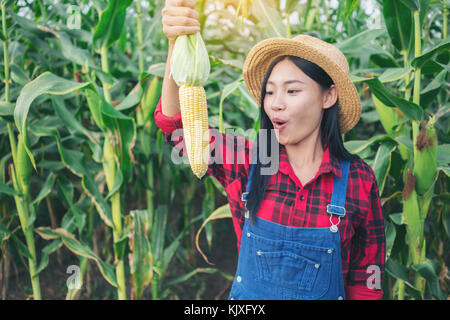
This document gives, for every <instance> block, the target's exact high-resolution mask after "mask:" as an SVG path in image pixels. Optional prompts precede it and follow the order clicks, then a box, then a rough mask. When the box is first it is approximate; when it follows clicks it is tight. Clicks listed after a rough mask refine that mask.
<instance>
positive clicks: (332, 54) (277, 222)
mask: <svg viewBox="0 0 450 320" xmlns="http://www.w3.org/2000/svg"><path fill="white" fill-rule="evenodd" d="M162 13H163V19H162V22H163V26H164V33H165V35H166V36H167V38H168V40H169V54H168V58H167V62H168V63H167V64H166V73H165V77H164V82H163V89H162V97H161V100H160V102H159V104H158V106H157V109H156V111H155V121H156V124H157V125H158V126H159V128H160V129H161V130H162V131H163V133H164V134H165V137H166V141H167V142H168V143H170V144H171V145H172V146H175V147H177V148H182V146H183V141H182V137H180V138H179V139H178V140H177V141H172V140H173V139H172V134H173V133H174V131H175V130H176V129H180V128H182V122H181V114H180V110H179V101H178V87H177V85H176V83H175V82H174V81H173V79H172V78H170V76H169V75H170V64H169V61H170V57H171V53H172V49H173V45H174V43H175V40H176V37H177V36H178V35H180V34H190V33H195V32H198V31H199V24H198V21H197V19H198V13H197V12H196V11H195V10H194V2H193V1H191V0H184V1H172V0H167V2H166V6H165V8H164V9H163V11H162ZM243 75H244V80H245V84H246V86H247V88H248V90H249V92H250V94H251V95H252V96H253V97H254V98H255V100H256V101H257V102H259V103H260V105H261V106H262V107H261V109H260V110H261V115H260V116H261V122H260V123H261V127H260V131H259V135H260V136H261V135H262V134H263V133H264V134H265V135H266V136H264V137H265V139H258V140H257V141H258V143H256V142H255V143H253V142H251V141H248V140H247V139H245V138H243V137H230V136H229V135H225V134H223V136H222V139H212V142H213V143H212V144H211V158H214V159H220V160H221V161H210V164H209V167H208V172H207V173H208V174H211V175H213V176H214V177H215V178H216V179H217V180H218V181H219V182H220V183H221V184H222V186H223V187H224V189H225V190H226V192H227V196H228V202H229V204H230V209H231V212H232V216H233V224H234V228H235V231H236V235H237V239H238V249H239V259H238V267H237V271H236V277H235V279H234V282H233V286H232V289H231V292H230V299H255V300H257V299H381V297H382V295H383V291H382V290H381V279H382V275H383V272H384V259H385V236H384V225H383V215H382V212H381V205H380V199H379V194H378V193H379V192H378V186H377V182H376V178H375V175H374V172H373V170H372V169H371V168H370V167H369V166H368V165H367V164H366V163H365V162H364V161H363V160H362V159H361V158H359V157H358V156H356V155H352V154H350V153H349V152H348V151H347V150H346V149H345V148H344V145H343V142H342V137H341V134H342V133H345V132H347V131H349V130H350V129H352V128H353V127H354V126H355V124H356V123H357V122H358V120H359V117H360V113H361V104H360V101H359V96H358V93H357V91H356V88H355V87H354V85H353V83H352V82H351V80H350V78H349V70H348V63H347V60H346V58H345V57H344V55H343V54H342V53H341V52H340V51H339V50H338V49H337V48H336V47H335V46H333V45H331V44H328V43H326V42H324V41H322V40H320V39H317V38H314V37H310V36H306V35H299V36H296V37H294V38H292V39H282V38H273V39H266V40H264V41H261V42H260V43H258V44H256V45H255V46H254V47H253V48H252V49H251V50H250V52H249V54H248V55H247V57H246V60H245V63H244V70H243ZM273 134H275V137H276V141H277V146H276V150H272V149H273V148H272V145H273V144H271V141H272V139H271V138H272V137H273V136H272V135H273ZM227 139H228V140H227ZM230 139H231V141H233V143H232V144H231V145H230V143H225V141H230ZM175 140H176V139H175ZM254 147H256V150H257V152H256V161H255V160H254V158H252V156H251V155H250V154H251V152H253V151H254V149H253V148H254ZM262 149H264V150H267V151H268V153H267V154H268V155H269V157H270V159H271V161H270V162H269V163H268V162H267V161H266V160H267V159H263V158H262V155H264V154H265V153H263V152H260V150H262ZM227 155H228V156H227ZM230 155H231V156H230ZM274 155H276V157H274ZM238 159H240V160H241V161H239V160H238ZM242 159H244V161H242ZM230 160H231V161H230ZM274 161H275V162H276V168H277V170H275V172H272V173H271V174H267V172H268V171H267V170H266V171H264V169H267V168H268V167H269V166H273V162H274ZM272 171H273V170H272Z"/></svg>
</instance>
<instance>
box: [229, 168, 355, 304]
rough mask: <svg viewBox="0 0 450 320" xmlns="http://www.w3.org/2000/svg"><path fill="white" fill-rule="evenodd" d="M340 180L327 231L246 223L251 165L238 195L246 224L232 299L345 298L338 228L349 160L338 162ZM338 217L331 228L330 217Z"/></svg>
mask: <svg viewBox="0 0 450 320" xmlns="http://www.w3.org/2000/svg"><path fill="white" fill-rule="evenodd" d="M340 165H341V171H342V178H341V179H338V178H337V177H336V176H335V177H334V183H333V193H332V197H331V204H328V205H327V212H328V213H329V214H330V227H328V228H297V227H290V226H284V225H280V224H277V223H274V222H270V221H267V220H264V219H261V218H258V217H256V222H255V223H254V224H251V223H250V221H249V219H248V218H249V213H248V210H247V206H246V201H247V200H246V198H247V194H248V192H249V190H250V185H251V181H252V176H253V171H254V168H255V166H254V165H253V166H252V168H251V170H250V178H249V182H248V183H247V188H246V192H244V193H243V194H242V201H243V202H244V206H245V222H244V228H243V230H242V237H241V247H240V253H239V259H238V267H237V270H236V276H235V278H234V281H233V285H232V288H231V292H230V296H229V299H231V300H342V299H345V290H344V281H343V277H342V266H341V241H340V236H339V230H338V227H337V226H338V225H339V223H340V219H341V218H342V217H344V216H345V208H344V207H345V196H346V190H347V181H348V171H349V167H350V162H349V161H340ZM333 215H334V216H336V217H338V222H337V224H334V223H333V221H332V219H331V218H332V217H333Z"/></svg>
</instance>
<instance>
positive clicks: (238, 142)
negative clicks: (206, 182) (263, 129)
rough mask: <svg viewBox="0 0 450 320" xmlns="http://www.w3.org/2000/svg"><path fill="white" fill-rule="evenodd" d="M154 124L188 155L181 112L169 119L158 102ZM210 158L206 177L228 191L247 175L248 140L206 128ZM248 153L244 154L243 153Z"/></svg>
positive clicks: (172, 143) (168, 141)
mask: <svg viewBox="0 0 450 320" xmlns="http://www.w3.org/2000/svg"><path fill="white" fill-rule="evenodd" d="M154 116H155V123H156V125H157V126H158V127H159V128H160V129H161V131H162V132H163V134H164V138H165V140H166V142H167V143H168V144H169V145H171V146H173V147H175V148H177V149H179V150H180V151H181V152H182V154H183V155H185V156H187V154H186V149H185V144H184V141H183V130H182V128H183V123H182V120H181V113H178V114H176V115H174V116H173V117H168V116H166V115H164V114H163V113H162V110H161V99H160V100H159V102H158V105H157V106H156V110H155V113H154ZM209 132H210V151H211V156H210V160H209V165H208V171H207V174H210V175H212V176H213V177H215V178H216V179H217V181H218V182H219V183H220V184H221V185H222V186H223V187H224V189H225V190H227V187H228V185H229V184H230V183H231V182H233V181H234V180H236V179H237V178H238V177H239V176H240V175H241V174H246V170H245V169H246V167H248V165H245V163H247V164H248V162H249V161H248V156H246V154H247V155H248V149H249V141H248V140H247V139H244V138H241V137H235V136H233V135H230V134H223V133H220V132H219V130H217V129H215V128H212V127H210V126H209ZM246 151H247V152H246Z"/></svg>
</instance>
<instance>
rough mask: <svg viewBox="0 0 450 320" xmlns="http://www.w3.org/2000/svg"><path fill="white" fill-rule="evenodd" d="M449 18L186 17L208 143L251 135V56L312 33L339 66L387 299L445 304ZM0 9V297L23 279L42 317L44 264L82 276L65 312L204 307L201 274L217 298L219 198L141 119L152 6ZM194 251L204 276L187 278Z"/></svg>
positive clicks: (217, 5) (411, 9)
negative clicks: (346, 68) (371, 200)
mask: <svg viewBox="0 0 450 320" xmlns="http://www.w3.org/2000/svg"><path fill="white" fill-rule="evenodd" d="M448 4H449V3H448V1H436V0H420V1H419V0H411V1H410V0H395V1H382V0H378V1H377V2H376V3H375V7H374V8H373V11H372V13H370V12H367V11H366V10H367V8H365V2H364V1H357V0H346V1H339V2H337V3H336V2H331V1H317V0H308V1H303V2H299V1H291V0H287V1H278V0H277V1H274V0H252V1H248V0H234V1H226V2H223V1H204V0H202V1H196V5H197V11H198V12H199V14H200V19H199V20H200V24H201V26H202V28H201V30H202V31H201V35H202V38H203V39H204V41H205V44H206V47H207V50H208V54H209V58H210V64H211V73H210V76H209V78H208V81H207V82H206V83H205V84H204V88H205V92H206V98H207V101H208V116H209V119H208V120H209V125H210V126H212V127H216V128H219V130H220V132H223V133H225V132H226V131H227V130H231V129H234V130H236V131H235V132H236V133H237V134H241V133H240V131H239V130H242V129H243V131H245V129H248V128H254V129H255V130H254V131H255V132H257V128H258V127H259V119H258V112H259V111H258V108H259V106H258V102H255V101H254V100H253V99H252V98H251V96H250V94H249V93H248V91H247V89H246V87H245V85H244V83H243V80H242V76H241V75H242V66H243V62H244V59H245V53H246V52H248V51H249V50H250V48H251V47H252V46H253V45H254V44H255V43H256V42H258V41H260V40H262V39H264V38H267V37H273V36H281V37H291V36H293V35H295V34H299V33H308V34H312V35H315V36H318V37H321V38H323V39H324V40H326V41H329V42H331V43H334V44H335V45H336V46H338V47H339V48H340V49H341V51H343V52H344V54H345V55H346V57H347V58H348V61H349V64H350V70H351V77H352V80H353V81H354V83H355V85H356V86H357V88H358V90H359V91H360V95H361V102H362V106H363V109H362V115H361V121H360V122H359V123H358V125H357V126H356V127H355V128H354V129H352V130H351V131H350V132H348V133H346V134H345V136H344V140H345V145H346V147H347V149H348V150H350V151H352V152H354V153H357V154H358V155H360V156H361V158H363V159H364V160H365V161H366V162H367V163H368V164H370V165H371V166H372V168H373V169H374V172H375V175H376V177H377V181H378V184H379V189H380V196H381V202H382V208H383V213H384V215H385V219H386V220H385V226H386V230H385V231H386V245H387V246H386V247H387V256H386V258H387V261H386V270H385V271H386V272H385V277H384V282H383V289H384V292H385V296H384V298H385V299H428V298H436V299H445V298H446V296H447V295H448V288H449V286H448V278H446V270H448V252H449V251H448V236H449V229H450V223H449V221H450V220H449V216H448V213H447V212H449V210H448V182H449V170H448V168H449V166H448V164H449V163H450V159H449V158H448V154H450V153H449V142H450V140H449V139H448V133H449V131H448V119H449V116H450V115H449V113H448V110H449V108H448V107H449V103H448V101H449V100H448V84H447V83H448V63H449V55H448V51H449V50H448V49H449V45H448V35H447V24H448V21H447V18H448V17H447V15H448ZM0 5H1V13H2V26H1V32H0V45H1V46H2V50H1V51H2V59H1V61H0V70H1V71H0V75H1V80H2V82H1V85H0V178H1V179H0V210H1V214H0V248H1V249H0V250H1V254H0V274H1V277H0V279H1V285H0V287H1V288H2V290H1V294H2V297H6V298H8V294H9V289H8V287H11V286H12V285H13V284H14V281H11V280H9V281H8V276H9V277H12V276H13V275H14V273H16V270H18V272H21V271H22V270H27V273H28V275H27V276H28V278H29V279H30V280H29V287H30V288H31V290H30V291H26V290H28V289H25V290H24V296H25V297H27V294H28V292H31V293H32V295H33V298H35V299H39V298H44V299H45V298H46V296H45V290H44V291H42V292H41V290H40V289H45V288H46V286H47V284H45V285H43V284H42V279H45V277H42V275H43V274H44V273H46V272H48V271H49V270H48V269H49V268H50V267H51V266H53V265H54V264H55V261H53V260H52V257H53V256H56V258H57V260H58V261H59V260H61V261H60V262H58V263H59V265H63V264H64V263H65V261H66V259H68V258H75V259H76V261H77V263H78V266H79V268H80V279H79V280H80V284H81V286H80V287H71V286H70V287H67V288H66V286H64V287H63V288H62V289H63V290H64V289H65V291H64V296H65V298H66V299H77V298H79V297H81V296H82V295H84V296H85V297H86V296H87V297H89V298H95V297H94V294H93V291H94V290H95V289H96V285H98V284H100V285H102V284H105V283H106V284H107V286H109V287H110V288H111V289H112V290H113V292H114V295H113V297H114V298H119V299H125V298H133V299H140V298H152V299H171V298H174V299H179V298H185V296H183V295H181V294H180V293H179V292H180V291H179V288H180V286H183V285H185V284H187V283H189V285H190V286H191V287H192V286H195V289H194V290H195V291H196V292H195V294H194V296H195V298H202V297H203V296H204V295H207V296H211V294H212V293H209V292H204V291H203V288H205V283H204V282H202V281H203V280H202V277H201V275H202V274H205V273H206V274H213V275H214V276H215V277H217V278H215V279H216V281H218V282H219V281H220V282H223V284H224V287H226V286H227V285H228V286H229V285H230V284H231V281H232V276H230V275H229V274H227V273H226V272H224V271H222V270H221V269H220V262H219V261H211V259H210V258H209V253H210V252H211V250H214V247H213V246H214V245H217V244H215V242H216V241H214V240H215V239H216V233H215V232H216V230H215V228H214V224H213V223H212V224H211V223H208V222H209V221H212V220H214V219H218V218H228V217H229V216H230V215H229V211H227V207H226V192H225V190H224V189H223V187H222V186H221V185H220V184H219V183H218V181H217V180H215V179H214V178H213V177H205V178H204V179H203V180H202V181H199V180H198V179H197V178H196V177H195V176H193V174H192V172H191V169H190V166H189V165H187V164H183V165H178V164H174V163H173V161H172V159H171V153H172V149H171V148H170V146H169V145H168V144H167V143H166V142H165V141H164V135H163V134H162V132H161V131H160V130H159V129H158V128H157V126H156V124H155V123H154V119H153V113H154V110H155V107H156V104H157V102H158V100H159V98H160V95H161V85H162V77H163V76H164V69H165V66H164V62H165V61H166V54H167V42H166V41H165V40H166V39H165V38H164V35H163V34H162V30H161V20H160V19H161V16H160V12H161V9H162V8H163V6H164V0H155V1H131V0H127V1H102V0H101V1H69V0H61V1H57V2H54V1H47V0H34V1H27V2H26V3H25V2H15V1H5V0H0ZM74 9H77V10H79V13H80V15H79V17H80V20H79V21H78V20H77V15H76V14H75V15H74V14H73V10H74ZM230 9H232V11H231V12H233V13H230ZM75 12H76V11H75ZM213 13H214V14H215V15H216V16H218V18H219V19H222V20H223V21H227V22H229V23H217V22H218V21H215V20H213V19H214V15H213ZM373 13H379V20H377V21H375V20H373V19H372V16H371V15H372V14H373ZM210 19H211V21H210ZM222 20H221V21H222ZM369 21H371V24H369ZM77 23H78V24H79V25H78V26H77V27H75V28H73V25H77ZM229 25H230V26H229ZM231 26H233V27H231ZM207 29H208V30H207ZM206 30H207V31H208V32H206ZM255 132H254V133H253V136H252V137H247V138H250V139H253V138H254V137H255ZM243 134H244V133H243V132H242V135H243ZM44 199H45V201H43V200H44ZM211 213H212V214H211ZM202 222H203V223H202ZM230 228H232V227H231V224H230ZM200 231H204V232H202V233H200ZM196 232H197V237H196V236H195V235H196ZM203 236H204V237H205V238H203ZM230 237H233V236H232V235H230ZM202 240H205V242H202ZM196 243H197V246H198V248H200V249H201V251H202V252H204V255H205V257H208V262H211V263H213V264H215V265H214V266H207V267H201V266H199V263H200V262H201V261H199V260H198V259H197V258H196V257H197V253H196V251H195V248H194V247H195V244H196ZM203 243H205V245H204V247H203V246H202V244H203ZM63 248H66V249H69V251H70V252H71V253H72V254H73V256H72V257H67V256H66V255H65V254H64V252H67V251H63ZM228 250H229V249H228ZM175 266H176V267H175ZM96 270H98V273H100V277H99V279H96V275H97V274H98V273H96V272H95V271H96ZM40 275H41V277H39V276H40ZM25 285H28V284H25ZM186 287H187V286H186ZM104 296H106V292H104ZM104 296H102V298H103V297H104Z"/></svg>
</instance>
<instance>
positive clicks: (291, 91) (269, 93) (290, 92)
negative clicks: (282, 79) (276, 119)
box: [266, 89, 300, 96]
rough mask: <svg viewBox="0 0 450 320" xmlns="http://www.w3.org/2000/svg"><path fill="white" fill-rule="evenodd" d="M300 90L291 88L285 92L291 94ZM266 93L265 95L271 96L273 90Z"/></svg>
mask: <svg viewBox="0 0 450 320" xmlns="http://www.w3.org/2000/svg"><path fill="white" fill-rule="evenodd" d="M299 91H300V90H294V89H292V90H288V91H287V92H288V93H289V94H292V93H297V92H299ZM266 94H267V95H269V96H271V95H272V94H273V91H266Z"/></svg>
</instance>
